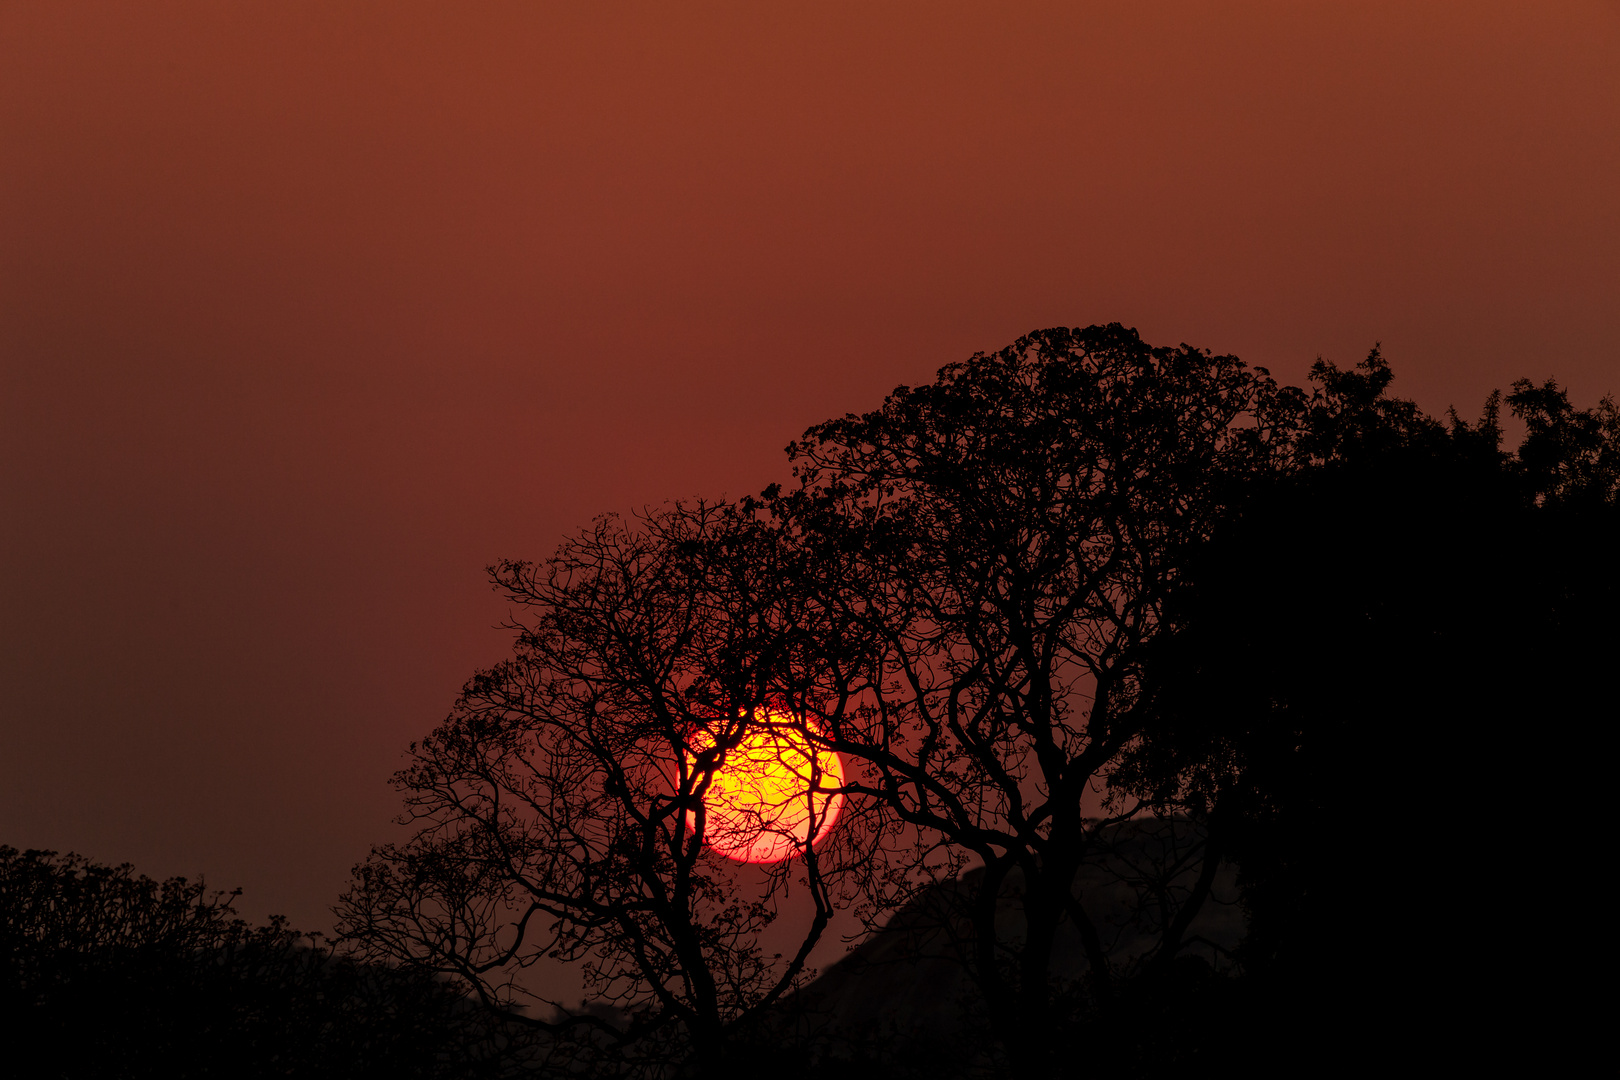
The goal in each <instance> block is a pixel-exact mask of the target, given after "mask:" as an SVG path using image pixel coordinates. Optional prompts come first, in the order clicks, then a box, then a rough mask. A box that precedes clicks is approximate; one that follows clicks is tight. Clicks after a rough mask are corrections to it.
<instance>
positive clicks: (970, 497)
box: [767, 325, 1304, 1075]
mask: <svg viewBox="0 0 1620 1080" xmlns="http://www.w3.org/2000/svg"><path fill="white" fill-rule="evenodd" d="M1303 408H1304V403H1303V398H1302V396H1301V395H1300V394H1299V393H1298V392H1297V391H1288V390H1283V389H1280V388H1278V387H1277V386H1276V385H1275V383H1274V382H1273V381H1272V380H1271V379H1270V378H1269V376H1267V374H1266V373H1265V372H1264V371H1263V370H1260V369H1254V370H1251V369H1249V368H1247V367H1245V365H1243V364H1242V362H1241V361H1239V360H1237V359H1236V358H1235V357H1230V356H1211V355H1210V354H1208V353H1206V352H1202V351H1199V350H1196V349H1193V348H1190V347H1187V346H1182V347H1180V348H1178V349H1166V348H1152V347H1150V346H1148V345H1146V344H1144V343H1143V342H1142V341H1141V339H1140V338H1139V337H1138V336H1137V335H1136V333H1135V332H1134V331H1131V330H1126V329H1124V328H1122V327H1119V326H1117V325H1113V326H1107V327H1091V328H1089V329H1085V330H1049V331H1043V332H1041V333H1038V334H1032V335H1030V336H1028V337H1025V338H1023V339H1020V340H1019V341H1018V342H1017V343H1015V344H1014V345H1012V346H1010V347H1009V348H1007V349H1004V350H1002V351H1000V352H998V353H995V354H992V355H984V354H980V355H978V356H975V357H974V358H973V359H972V360H970V361H968V362H967V363H965V364H957V365H952V366H949V367H946V368H944V369H942V370H941V371H940V373H939V377H938V379H937V380H936V381H935V382H934V383H933V384H931V385H928V386H924V387H918V388H904V387H902V388H901V389H899V390H897V391H895V393H894V394H892V395H891V396H890V397H889V398H888V400H887V401H886V402H885V403H884V405H883V407H882V408H880V409H879V410H877V411H875V412H872V413H868V414H866V415H863V416H850V417H847V418H845V419H843V420H837V421H832V422H829V423H827V424H823V425H821V426H819V427H816V428H812V429H811V430H810V432H809V433H808V434H807V435H806V437H805V438H804V439H803V440H801V441H799V442H797V443H795V444H794V445H793V446H792V447H790V453H791V455H792V457H793V458H794V460H795V462H796V472H797V476H798V478H799V484H798V486H797V487H796V488H795V489H793V490H791V491H787V492H782V491H777V490H773V491H771V492H767V498H768V499H769V501H770V503H771V506H772V508H773V510H774V511H775V513H776V515H777V517H778V519H779V520H780V521H781V522H782V523H783V527H784V529H786V530H787V531H788V532H789V533H790V534H791V535H792V536H793V537H794V539H795V541H796V542H797V543H798V544H800V545H802V546H803V547H804V548H805V550H806V551H807V552H809V553H810V555H809V561H808V562H807V564H806V566H807V568H809V569H810V571H811V572H812V573H814V574H815V575H816V578H815V584H814V591H815V593H816V595H817V596H818V598H819V601H820V603H822V604H824V605H825V606H826V607H827V608H828V609H829V611H831V612H832V613H833V616H832V619H833V621H835V622H838V623H839V624H841V625H845V626H848V627H853V628H857V629H856V630H855V631H853V632H852V634H853V636H858V637H859V638H860V640H861V642H862V643H863V645H862V649H861V650H857V653H856V654H857V655H859V657H860V662H861V663H862V664H863V665H864V666H863V667H862V668H861V669H860V670H859V671H856V672H852V671H850V670H849V669H847V668H830V669H829V671H836V673H837V674H838V675H839V676H840V680H841V681H840V682H839V683H838V684H837V685H830V686H828V687H826V688H824V691H823V697H824V699H825V700H831V701H846V700H857V701H859V703H860V707H859V708H854V709H848V708H846V709H845V710H844V711H843V713H842V715H841V716H840V717H837V718H823V721H822V723H821V728H822V729H823V731H825V732H826V735H825V738H826V741H827V744H828V745H830V746H833V747H835V748H837V749H838V750H840V751H841V752H843V753H845V754H848V755H851V756H852V757H853V758H855V759H856V760H858V761H860V762H862V763H863V765H864V767H865V769H866V772H865V773H863V778H862V783H861V784H860V785H859V790H860V791H861V793H862V794H864V795H865V796H867V797H869V798H870V799H872V800H873V801H874V804H875V805H878V806H881V807H883V808H885V809H886V811H887V812H888V813H889V814H890V815H891V816H890V818H889V829H890V833H889V835H890V837H891V839H892V838H893V837H896V836H901V835H905V836H908V837H909V838H910V839H911V841H912V844H913V847H912V848H911V850H910V853H909V857H904V858H902V857H900V856H901V854H902V853H900V852H898V851H895V852H892V853H891V854H892V858H893V861H892V862H891V864H890V866H889V869H890V870H891V874H890V877H889V878H888V880H887V891H886V892H885V894H884V897H883V899H884V903H886V904H888V905H890V906H896V905H898V904H900V903H902V902H904V901H905V900H906V899H907V898H908V896H909V895H911V891H910V890H911V889H912V888H913V887H914V886H915V884H916V883H917V882H918V881H927V880H933V879H935V878H937V877H939V876H940V875H942V874H950V873H953V872H955V871H956V870H958V869H960V867H961V866H962V865H963V862H964V860H966V859H971V860H973V861H975V862H978V863H981V864H982V865H983V867H984V870H983V873H982V875H980V876H979V877H978V887H977V890H976V894H975V895H974V896H973V897H972V899H971V901H970V903H971V919H972V922H973V925H974V931H975V934H974V941H975V944H974V950H975V951H974V956H973V966H974V971H975V976H976V978H977V980H978V982H979V985H980V986H981V987H982V989H983V991H984V994H985V998H986V1001H987V1003H988V1005H989V1011H990V1019H991V1022H992V1025H993V1027H994V1030H995V1032H996V1034H997V1037H998V1041H999V1042H1000V1044H1001V1045H1002V1047H1003V1049H1004V1050H1005V1052H1006V1053H1007V1055H1008V1057H1009V1059H1010V1060H1011V1061H1012V1063H1013V1065H1014V1067H1015V1070H1016V1071H1017V1072H1018V1073H1019V1074H1020V1075H1037V1074H1039V1073H1041V1072H1044V1071H1046V1070H1048V1069H1050V1068H1053V1067H1054V1061H1053V1059H1052V1058H1051V1051H1052V1049H1053V1041H1052V1039H1053V1036H1052V1033H1053V1031H1054V1015H1053V1012H1052V1001H1053V994H1054V989H1055V988H1054V986H1053V976H1054V973H1053V972H1052V971H1051V970H1050V964H1049V958H1050V951H1051V946H1052V942H1053V939H1054V935H1055V934H1056V932H1057V928H1058V926H1059V924H1060V923H1061V922H1062V921H1063V920H1065V919H1068V920H1071V921H1072V922H1073V924H1074V925H1075V927H1077V928H1078V930H1079V932H1080V935H1081V938H1082V940H1083V942H1084V944H1085V948H1086V951H1087V954H1088V957H1089V962H1090V985H1089V987H1088V988H1087V989H1088V990H1089V992H1090V993H1091V994H1092V995H1093V998H1094V1000H1097V1001H1107V1000H1108V999H1109V997H1110V995H1111V994H1112V992H1113V988H1112V982H1113V979H1114V977H1115V976H1117V975H1121V974H1125V973H1124V972H1116V971H1114V970H1112V968H1111V963H1110V958H1109V956H1108V955H1107V953H1106V950H1105V948H1104V944H1103V941H1102V938H1101V935H1100V934H1099V932H1098V927H1097V925H1096V922H1095V920H1094V919H1093V917H1092V915H1091V914H1089V913H1088V908H1087V897H1086V896H1085V895H1078V896H1077V895H1076V894H1075V889H1074V886H1075V882H1076V878H1077V874H1078V872H1079V870H1080V868H1081V867H1082V865H1084V864H1086V863H1087V862H1088V860H1100V859H1103V858H1105V857H1106V856H1107V848H1108V843H1109V841H1108V837H1109V836H1110V835H1111V830H1112V828H1113V826H1114V825H1116V824H1117V823H1118V822H1119V821H1121V820H1125V819H1129V818H1130V817H1132V816H1134V815H1136V814H1138V813H1139V812H1141V811H1142V810H1143V809H1144V808H1145V804H1144V803H1141V802H1138V801H1134V800H1129V799H1121V798H1112V799H1110V800H1109V801H1108V802H1107V808H1108V809H1107V812H1106V815H1105V816H1104V818H1103V819H1102V820H1096V819H1094V817H1095V815H1096V814H1098V813H1099V811H1100V808H1101V807H1102V805H1103V802H1102V799H1101V798H1100V797H1099V795H1098V793H1099V792H1101V791H1103V790H1105V787H1104V786H1105V785H1106V782H1107V780H1108V777H1109V775H1110V772H1111V770H1113V769H1114V768H1115V767H1116V766H1117V765H1118V764H1119V762H1120V760H1121V755H1122V753H1123V752H1124V751H1125V750H1126V749H1127V748H1129V747H1131V746H1132V745H1133V743H1134V742H1135V741H1136V740H1137V739H1138V738H1139V736H1140V734H1141V730H1142V723H1143V718H1144V717H1145V716H1147V715H1149V713H1148V712H1147V711H1146V710H1144V709H1143V704H1144V697H1143V688H1144V677H1145V671H1144V668H1143V663H1144V660H1145V658H1146V657H1147V655H1148V654H1149V646H1150V645H1151V644H1152V643H1153V642H1154V641H1155V639H1156V638H1157V637H1159V636H1160V635H1161V634H1162V633H1164V632H1165V631H1166V629H1167V628H1168V624H1167V622H1166V603H1167V601H1168V600H1169V598H1170V597H1171V595H1172V594H1173V592H1174V590H1175V588H1176V586H1177V582H1178V580H1179V577H1180V574H1181V571H1182V567H1183V565H1184V564H1185V562H1186V560H1187V559H1188V558H1189V557H1190V556H1191V554H1192V553H1193V552H1194V551H1195V550H1196V549H1197V548H1198V547H1199V546H1200V545H1202V544H1203V543H1204V542H1205V541H1206V540H1207V539H1208V537H1209V536H1210V535H1211V532H1212V530H1213V529H1214V528H1215V526H1216V524H1217V523H1218V522H1219V521H1220V520H1221V519H1222V517H1223V516H1224V515H1225V514H1226V513H1228V511H1229V508H1230V507H1231V505H1232V504H1233V502H1234V501H1235V500H1238V499H1240V498H1241V497H1242V493H1243V491H1244V490H1245V487H1246V485H1248V484H1250V483H1253V482H1254V481H1255V480H1257V479H1258V478H1261V477H1265V476H1267V475H1269V474H1270V473H1271V472H1272V471H1274V470H1276V469H1279V468H1286V467H1288V465H1289V463H1290V462H1291V461H1292V460H1293V458H1294V455H1295V453H1296V447H1295V442H1296V437H1297V435H1298V430H1297V426H1298V422H1299V418H1300V416H1301V414H1302V410H1303ZM1088 800H1090V801H1089V802H1088ZM942 843H943V844H944V845H946V847H945V849H944V851H945V855H944V857H943V858H941V857H940V851H941V849H940V846H939V845H941V844H942ZM1220 855H1221V851H1220V847H1219V844H1218V842H1208V843H1204V844H1202V845H1201V848H1200V851H1199V855H1198V857H1199V858H1200V859H1201V860H1202V869H1201V871H1200V872H1199V873H1198V874H1196V875H1195V880H1194V883H1193V886H1192V887H1191V888H1190V889H1189V890H1185V891H1183V892H1182V893H1180V894H1179V895H1171V894H1169V893H1165V894H1164V895H1163V897H1162V899H1163V901H1164V903H1165V906H1164V908H1163V909H1162V911H1161V914H1162V919H1161V922H1160V927H1159V932H1160V944H1159V946H1158V948H1157V950H1156V951H1155V953H1154V956H1153V958H1152V959H1150V960H1149V961H1147V962H1148V963H1149V964H1153V963H1163V962H1168V961H1169V960H1170V959H1172V958H1174V957H1175V956H1176V955H1177V954H1178V953H1179V952H1180V950H1181V948H1182V946H1183V944H1184V941H1183V935H1184V934H1185V932H1186V929H1187V927H1188V925H1189V924H1190V922H1191V920H1192V918H1193V917H1194V915H1195V914H1196V913H1197V911H1198V909H1199V906H1200V904H1201V903H1202V902H1203V901H1204V899H1205V897H1206V896H1207V894H1208V890H1209V887H1210V884H1211V882H1212V880H1213V877H1214V873H1215V869H1216V867H1217V865H1218V863H1219V860H1220ZM1014 879H1016V881H1017V885H1018V892H1019V899H1018V903H1019V905H1020V907H1021V911H1022V916H1023V919H1022V922H1023V926H1022V932H1021V934H1020V935H1019V936H1020V937H1021V939H1022V940H1021V941H1017V942H1015V941H1013V940H1010V939H1008V938H1007V937H1006V936H1005V935H1002V934H1000V933H998V929H997V925H996V912H997V906H998V900H999V898H1000V897H1001V896H1002V894H1003V892H1004V891H1005V889H1006V888H1007V887H1009V885H1010V884H1011V883H1012V882H1013V880H1014Z"/></svg>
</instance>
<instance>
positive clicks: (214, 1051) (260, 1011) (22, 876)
mask: <svg viewBox="0 0 1620 1080" xmlns="http://www.w3.org/2000/svg"><path fill="white" fill-rule="evenodd" d="M235 895H236V894H235V893H221V892H209V891H208V890H207V889H206V887H205V886H204V884H203V883H202V882H200V881H188V880H186V879H185V878H170V879H168V880H165V881H154V880H152V879H151V878H148V877H145V876H143V875H140V874H137V873H135V872H134V870H133V868H132V867H130V866H129V865H127V864H126V865H123V866H117V867H109V866H104V865H100V864H96V863H92V862H89V861H88V860H86V859H83V858H81V857H78V856H74V855H58V854H56V853H55V852H50V851H37V850H33V851H18V850H17V849H15V848H11V847H0V1025H3V1029H4V1036H3V1046H4V1050H3V1051H0V1055H3V1057H0V1066H3V1070H4V1072H5V1074H6V1075H7V1076H14V1077H19V1078H22V1077H40V1078H46V1077H50V1078H55V1077H62V1078H87V1077H175V1076H178V1077H210V1076H220V1077H227V1076H228V1077H272V1076H277V1077H332V1078H338V1077H368V1076H377V1077H384V1076H386V1077H423V1078H427V1077H451V1076H454V1077H476V1076H491V1077H493V1076H502V1075H509V1074H510V1071H511V1070H512V1068H514V1067H515V1066H516V1064H517V1063H519V1062H521V1060H522V1053H521V1049H522V1034H521V1033H520V1032H513V1031H509V1030H507V1028H506V1027H505V1026H504V1025H503V1024H502V1022H501V1018H500V1017H498V1016H491V1015H489V1014H487V1013H485V1012H482V1011H480V1010H478V1009H477V1008H475V1007H474V1006H473V1003H471V1002H469V1001H468V1000H467V999H466V997H465V996H464V994H463V992H462V991H461V989H459V988H457V987H455V986H453V985H451V984H449V983H447V982H446V981H444V980H443V979H441V978H438V977H436V976H435V975H434V974H433V973H432V972H430V971H426V970H423V969H400V968H388V967H376V966H368V965H365V964H362V963H359V962H357V961H356V960H355V959H354V958H352V957H350V956H345V955H343V954H341V953H339V952H337V951H335V950H334V948H333V946H332V945H331V943H330V942H327V941H325V940H324V939H322V938H321V937H320V936H319V935H305V934H300V933H298V932H297V931H295V930H292V929H290V928H289V927H288V926H287V925H286V924H285V922H284V921H283V920H281V919H279V918H278V919H273V920H271V922H270V923H269V924H268V925H251V924H249V923H247V922H246V921H244V920H243V919H240V918H238V917H237V916H236V914H235V911H234V910H233V908H232V906H231V902H232V900H233V899H234V898H235Z"/></svg>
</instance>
